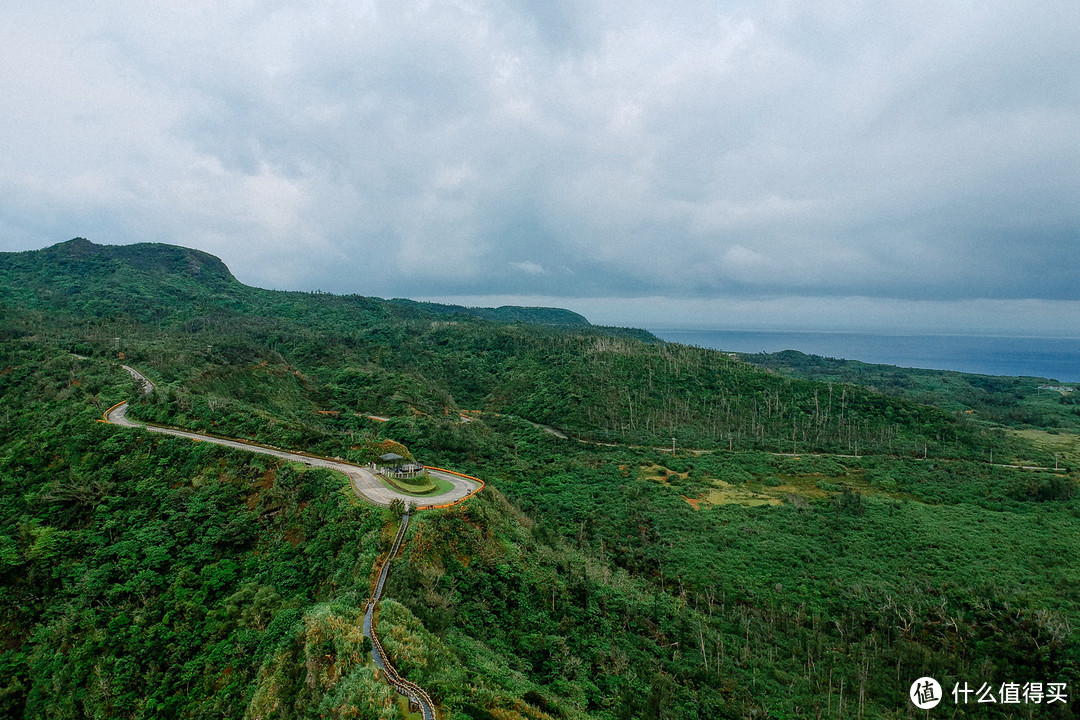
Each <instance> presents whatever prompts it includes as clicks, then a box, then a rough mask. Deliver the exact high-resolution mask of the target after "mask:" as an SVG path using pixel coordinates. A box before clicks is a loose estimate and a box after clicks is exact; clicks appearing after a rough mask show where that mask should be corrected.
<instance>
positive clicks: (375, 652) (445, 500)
mask: <svg viewBox="0 0 1080 720" xmlns="http://www.w3.org/2000/svg"><path fill="white" fill-rule="evenodd" d="M120 367H122V368H124V370H126V371H127V372H128V374H129V375H131V378H132V379H133V380H134V381H135V383H136V384H137V385H138V386H139V392H140V393H141V394H143V395H149V394H150V393H152V392H153V391H154V383H152V382H150V379H149V378H147V377H146V376H145V375H143V374H142V373H141V372H139V371H138V370H136V369H135V368H133V367H128V366H127V365H121V366H120ZM127 411H128V404H127V403H126V402H122V403H117V404H116V405H113V406H112V407H111V408H109V409H108V410H106V411H105V421H106V422H109V423H112V424H113V425H119V426H121V427H129V428H142V429H144V430H148V431H150V432H157V433H163V434H165V435H175V436H176V437H184V438H190V439H191V440H197V441H199V442H208V443H214V444H215V445H224V446H225V447H231V448H236V449H237V450H246V451H248V452H256V453H262V454H263V455H272V456H274V457H279V458H282V459H284V460H290V461H293V462H301V463H304V464H305V465H309V466H311V467H324V468H329V469H330V470H337V471H338V472H342V473H344V474H345V475H347V476H348V477H349V479H350V480H351V481H352V486H353V489H354V490H355V491H356V492H357V493H359V494H360V495H361V496H362V497H364V498H365V499H366V500H368V501H369V502H372V503H374V504H376V505H382V506H384V507H385V506H388V505H389V504H390V501H391V500H394V499H397V498H400V499H401V500H403V501H404V502H405V507H409V504H410V503H412V502H418V501H419V500H420V499H421V498H419V497H416V496H413V495H405V494H403V493H398V492H394V491H393V490H391V489H389V488H387V487H386V486H384V485H383V484H382V483H380V482H379V481H378V480H377V479H376V478H375V474H374V473H372V472H371V471H370V470H368V469H367V468H364V467H360V466H359V465H353V464H352V463H347V462H343V461H340V460H331V459H329V458H322V457H317V456H314V455H305V454H303V453H295V452H289V451H287V450H279V449H277V448H272V447H267V446H265V445H255V444H253V443H248V442H244V441H242V440H230V439H228V438H219V437H214V436H213V435H204V434H202V433H195V432H189V431H187V430H175V429H173V428H167V427H161V426H160V425H148V424H146V423H139V422H135V421H134V420H129V419H128V416H127ZM428 474H430V475H433V476H434V477H436V478H441V479H443V480H448V481H449V482H450V483H452V484H453V489H451V490H449V491H447V492H445V493H442V494H440V495H437V496H434V497H433V498H424V499H425V500H426V499H433V500H436V501H437V503H429V504H428V505H423V506H419V505H418V509H424V508H430V507H445V506H447V505H453V504H455V503H458V502H460V501H462V500H464V499H465V498H467V497H469V496H470V495H472V494H474V493H476V492H478V491H479V490H480V489H481V488H483V486H484V484H483V483H482V482H479V481H477V480H476V479H474V478H469V477H465V476H463V475H458V474H457V473H453V472H450V471H448V470H441V469H439V468H428ZM408 527H409V513H407V512H406V513H405V514H404V516H402V518H401V527H400V528H399V529H398V533H397V536H396V537H395V538H394V544H393V546H392V547H391V548H390V554H389V555H388V556H387V558H386V562H384V563H383V566H382V569H381V570H380V571H379V581H378V583H376V585H375V594H374V596H373V597H372V598H371V600H370V601H368V604H367V609H366V611H365V613H364V628H363V630H364V636H365V637H367V638H368V639H370V640H371V645H372V651H371V657H372V660H374V661H375V665H376V666H377V667H378V668H379V669H380V670H382V671H383V672H384V673H386V679H387V681H388V682H389V683H390V685H391V687H393V688H394V689H395V690H396V691H397V692H399V693H401V694H402V695H405V696H406V697H407V698H409V700H410V701H412V702H413V703H415V704H416V705H418V706H419V707H420V711H421V712H422V713H423V716H424V720H436V718H435V704H434V703H433V702H432V700H431V697H430V696H429V695H428V694H427V692H425V691H424V689H423V688H421V687H420V686H419V685H417V684H416V683H414V682H411V681H409V680H406V679H405V678H403V677H401V676H400V675H398V672H397V670H396V669H395V668H394V666H393V664H392V663H391V662H390V659H389V658H388V657H387V656H386V652H385V651H384V650H383V647H382V643H381V642H380V641H379V636H378V634H377V633H376V632H375V627H374V624H375V623H374V619H375V606H376V605H377V604H378V602H379V600H380V599H381V598H382V592H383V586H384V585H385V584H386V577H387V575H388V574H389V572H390V563H391V562H393V560H394V558H395V557H397V554H398V551H399V550H401V543H402V542H403V541H404V539H405V530H406V529H407V528H408Z"/></svg>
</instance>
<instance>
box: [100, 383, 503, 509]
mask: <svg viewBox="0 0 1080 720" xmlns="http://www.w3.org/2000/svg"><path fill="white" fill-rule="evenodd" d="M121 367H123V368H124V369H125V370H127V371H128V373H129V374H130V375H131V377H132V378H133V379H134V380H135V382H136V383H137V384H138V385H139V389H140V391H141V392H142V394H144V395H149V394H150V393H151V392H153V391H154V384H153V383H152V382H150V380H148V379H147V378H146V376H145V375H143V374H142V373H140V372H139V371H138V370H136V369H134V368H130V367H128V366H127V365H121ZM127 411H128V404H127V403H126V402H122V403H119V404H118V405H114V406H113V407H111V408H109V409H108V410H107V411H106V412H105V420H106V422H110V423H112V424H113V425H120V426H121V427H129V428H142V429H144V430H148V431H150V432H156V433H162V434H164V435H175V436H176V437H183V438H189V439H191V440H197V441H199V442H208V443H213V444H215V445H224V446H225V447H231V448H236V449H237V450H246V451H248V452H255V453H261V454H263V455H273V456H274V457H279V458H282V459H283V460H289V461H292V462H299V463H304V464H305V465H308V466H310V467H321V468H328V469H330V470H337V471H338V472H340V473H344V474H345V475H346V476H347V477H348V478H349V480H350V481H351V483H352V487H353V490H355V491H356V493H357V494H358V495H360V496H361V497H362V498H364V499H365V500H367V501H368V502H370V503H372V504H374V505H380V506H382V507H387V506H389V505H390V501H392V500H395V499H400V500H401V501H403V502H404V503H405V506H406V507H408V506H409V505H410V504H411V503H414V502H415V503H416V506H417V509H419V510H423V509H425V508H431V507H442V506H445V505H452V504H454V503H457V502H460V501H462V500H464V499H465V498H467V497H469V496H471V495H473V494H474V493H476V492H478V491H479V490H480V489H481V488H482V487H483V484H482V483H480V482H478V481H477V480H475V479H473V478H468V477H464V476H462V475H457V474H456V473H452V472H448V471H446V470H438V469H429V470H428V473H429V474H430V475H431V476H432V477H435V478H437V479H441V480H446V481H448V482H450V483H451V484H452V485H453V488H451V489H450V490H448V491H446V492H445V493H442V494H441V495H424V496H418V495H406V494H405V493H400V492H397V491H395V490H392V489H390V488H388V487H387V486H385V485H383V484H382V483H381V482H380V481H379V480H378V479H377V478H376V477H375V473H373V472H372V471H371V470H369V469H368V468H366V467H363V466H361V465H354V464H352V463H347V462H345V461H343V460H332V459H330V458H323V457H317V456H315V455H307V454H304V453H298V452H289V451H288V450H279V449H278V448H273V447H267V446H265V445H256V444H254V443H249V442H244V441H243V440H230V439H229V438H220V437H215V436H213V435H204V434H203V433H196V432H189V431H188V430H176V429H173V428H167V427H162V426H160V425H148V424H146V423H140V422H136V421H134V420H130V419H129V418H128V416H127Z"/></svg>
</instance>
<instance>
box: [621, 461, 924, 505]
mask: <svg viewBox="0 0 1080 720" xmlns="http://www.w3.org/2000/svg"><path fill="white" fill-rule="evenodd" d="M656 468H657V466H652V467H647V468H643V469H642V477H643V478H645V479H647V480H656V481H659V482H661V483H662V484H664V485H669V483H668V482H667V481H666V480H667V477H666V476H661V475H660V474H659V473H658V472H656ZM670 475H672V476H674V475H678V473H671V474H670ZM686 475H687V473H683V474H682V475H681V476H680V477H683V478H685V477H686ZM705 481H706V482H707V483H708V484H709V485H710V486H711V488H710V489H709V490H708V491H706V492H705V493H699V494H698V495H697V496H696V497H693V496H686V495H683V499H684V500H686V502H687V503H689V504H690V506H691V507H693V508H694V509H695V510H699V509H701V507H702V506H705V507H708V506H711V505H741V506H743V507H761V506H765V505H769V506H778V505H783V504H784V503H785V502H787V503H795V504H801V501H803V500H826V499H828V498H830V497H832V496H833V495H835V494H836V493H837V492H840V491H841V490H840V489H839V488H844V487H848V488H851V489H852V490H853V491H855V492H857V493H859V494H860V495H862V496H864V497H871V496H882V497H884V498H891V499H896V500H910V499H913V498H912V497H911V496H910V495H907V494H905V493H902V492H893V491H889V490H885V489H883V488H881V487H879V486H876V485H873V484H872V483H870V482H868V481H867V480H866V479H865V477H864V473H863V472H862V471H861V470H853V471H852V472H849V473H846V474H844V475H839V476H830V475H823V474H821V473H812V474H802V475H796V474H778V475H768V476H765V477H755V478H753V479H752V480H748V481H746V482H741V483H731V482H726V481H724V480H720V479H718V478H714V477H707V478H705Z"/></svg>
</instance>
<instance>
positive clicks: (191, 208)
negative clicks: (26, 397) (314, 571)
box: [0, 0, 1080, 332]
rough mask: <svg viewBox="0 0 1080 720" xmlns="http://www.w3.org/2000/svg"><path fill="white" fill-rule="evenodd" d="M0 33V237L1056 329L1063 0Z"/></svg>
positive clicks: (1077, 188) (29, 16)
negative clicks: (987, 313) (982, 312)
mask: <svg viewBox="0 0 1080 720" xmlns="http://www.w3.org/2000/svg"><path fill="white" fill-rule="evenodd" d="M0 20H3V24H2V25H0V40H2V43H0V60H2V62H3V67H4V68H5V73H3V77H2V78H0V96H2V97H3V98H4V104H3V106H2V107H3V109H2V110H0V116H2V117H3V119H4V125H5V133H4V143H5V147H4V152H3V154H2V156H0V249H8V250H11V249H23V248H31V247H41V246H43V245H47V244H51V243H53V242H57V241H60V240H64V239H67V238H69V237H71V236H74V235H83V236H87V237H89V238H91V239H92V240H95V241H97V242H124V243H126V242H137V241H158V242H172V243H178V244H182V245H188V246H193V247H198V248H201V249H204V250H207V251H209V252H213V253H215V254H217V255H220V256H221V257H222V258H223V259H224V260H225V261H226V262H227V263H228V264H229V265H230V267H231V268H232V269H233V270H234V272H235V273H236V274H237V275H238V277H240V278H241V279H242V280H244V281H245V282H249V283H252V284H257V285H261V286H266V287H280V288H306V289H315V288H321V289H323V290H333V291H338V292H359V293H365V294H377V295H384V296H439V297H443V298H453V297H464V296H469V297H471V298H472V299H474V300H477V299H479V298H483V297H485V296H495V295H514V296H534V297H539V296H543V297H545V298H548V299H552V300H553V301H557V300H558V299H559V298H567V299H568V300H570V299H573V298H576V299H579V300H581V301H582V302H585V303H586V305H589V299H590V298H591V299H592V305H591V306H592V307H595V308H598V309H599V308H603V307H606V306H605V303H609V302H611V300H610V299H611V298H627V297H637V298H666V299H667V300H664V301H658V302H653V301H652V300H643V301H641V302H642V303H644V305H642V307H670V308H671V310H670V312H671V313H672V316H673V317H674V316H678V315H679V314H680V313H682V314H684V315H685V314H687V313H694V312H699V310H694V308H702V307H705V306H709V307H712V306H716V307H721V306H724V305H725V303H727V305H728V306H736V305H738V306H739V307H743V308H750V309H748V310H747V311H748V312H753V310H752V308H754V307H757V308H758V309H759V310H762V309H763V308H774V307H782V306H783V305H784V303H785V302H787V303H788V306H789V307H795V306H796V305H797V306H799V307H821V308H828V307H839V306H844V304H845V303H846V304H847V305H851V304H852V303H853V302H854V303H855V304H858V302H861V301H853V300H851V299H852V298H869V299H871V300H869V301H867V304H866V305H865V307H868V308H879V311H880V312H881V313H887V312H888V310H887V308H888V307H890V304H889V303H890V302H891V301H895V302H900V301H902V302H903V303H907V305H906V306H909V307H910V306H911V304H912V303H916V304H918V303H926V302H938V303H940V305H938V307H939V308H948V307H953V308H956V307H972V306H971V305H964V303H971V302H974V301H983V300H985V301H993V302H990V304H989V305H985V307H997V308H999V310H1000V312H1002V313H1005V314H1008V312H1009V311H1007V310H1006V309H1005V308H1006V306H1005V305H1002V304H1001V303H1002V302H1006V301H1021V300H1034V301H1039V303H1040V304H1039V307H1040V308H1041V309H1042V312H1043V313H1044V315H1045V314H1047V313H1049V315H1051V316H1053V315H1054V314H1055V313H1060V314H1061V317H1059V318H1056V319H1055V318H1052V319H1051V321H1050V322H1051V325H1054V326H1055V327H1056V326H1058V325H1060V326H1062V327H1065V326H1068V325H1069V323H1068V322H1067V321H1065V320H1063V319H1062V318H1064V317H1065V313H1069V314H1070V317H1071V313H1072V311H1073V310H1074V309H1075V303H1074V302H1072V301H1077V300H1080V283H1077V282H1076V281H1075V277H1076V274H1077V273H1076V272H1075V270H1073V266H1074V265H1075V260H1074V255H1073V251H1074V249H1075V248H1076V247H1077V244H1078V241H1080V203H1078V202H1077V201H1076V198H1077V197H1080V143H1077V141H1076V138H1078V137H1080V6H1077V5H1076V4H1075V3H1072V2H1031V3H1024V4H1016V3H989V4H988V3H973V2H972V3H964V2H957V3H948V4H944V5H943V4H941V3H932V2H919V1H917V0H914V1H912V0H909V1H907V2H903V3H899V2H896V3H875V4H856V3H846V2H822V3H795V2H783V1H780V0H777V1H774V2H770V1H767V0H762V1H761V2H744V3H722V4H721V3H715V2H712V3H710V2H686V3H681V4H680V5H679V7H678V8H677V9H676V10H672V8H671V7H670V5H658V4H655V3H635V2H619V3H614V2H595V3H587V2H573V3H571V2H561V1H554V0H553V1H550V2H541V1H538V0H537V1H531V2H525V1H522V2H465V1H461V2H444V3H427V2H424V3H408V2H385V3H384V2H358V3H321V2H320V3H308V4H305V3H302V2H289V3H280V2H278V3H274V2H265V3H225V4H223V3H210V2H201V3H200V2H190V3H184V4H182V6H178V7H170V6H168V5H164V6H162V5H149V4H147V3H134V2H109V3H104V2H102V3H95V2H87V3H80V4H77V5H74V6H72V5H71V4H68V3H49V2H39V3H33V4H8V6H5V7H4V8H3V9H0ZM808 299H816V300H815V301H814V302H812V303H809V304H807V300H808ZM574 302H578V300H574ZM995 302H997V303H998V304H996V305H995V304H994V303H995ZM740 303H741V304H740ZM755 303H756V304H755ZM778 303H779V305H778ZM631 305H632V304H631ZM629 306H630V305H627V306H626V307H629ZM918 306H919V307H922V305H918ZM980 307H983V306H980ZM1008 307H1011V308H1014V309H1015V308H1022V307H1026V306H1024V305H1022V304H1018V303H1014V304H1013V305H1010V306H1008ZM679 308H682V310H680V309H679ZM585 309H588V308H585ZM602 312H603V311H602V310H601V313H602ZM762 312H764V310H762ZM777 312H780V313H781V315H782V311H779V310H778V311H777ZM823 313H824V311H823ZM825 314H828V313H825ZM945 315H946V316H948V315H949V313H945ZM717 322H718V323H720V324H723V322H724V321H723V320H722V319H718V320H717ZM821 324H822V325H823V326H826V325H828V322H827V321H826V320H822V323H821ZM1071 327H1073V328H1075V329H1073V330H1066V331H1068V332H1077V331H1080V326H1078V325H1076V324H1075V322H1074V324H1073V325H1072V326H1071Z"/></svg>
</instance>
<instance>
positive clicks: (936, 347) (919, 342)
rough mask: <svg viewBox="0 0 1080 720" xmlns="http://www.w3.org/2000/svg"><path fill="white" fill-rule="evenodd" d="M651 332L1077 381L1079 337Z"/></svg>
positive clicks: (719, 343) (754, 348) (711, 344)
mask: <svg viewBox="0 0 1080 720" xmlns="http://www.w3.org/2000/svg"><path fill="white" fill-rule="evenodd" d="M651 332H652V333H653V334H654V335H656V336H657V337H659V338H662V339H664V340H668V341H670V342H677V343H683V344H685V345H698V346H700V347H706V348H713V349H716V350H725V351H727V352H740V353H760V352H766V353H771V352H780V351H781V350H798V351H799V352H804V353H807V354H809V355H821V356H823V357H831V358H844V359H846V360H861V361H863V362H868V363H877V364H882V365H897V366H899V367H914V368H928V369H932V370H957V371H960V372H965V373H978V374H981V375H1013V376H1016V375H1026V376H1031V377H1042V378H1050V379H1054V380H1058V381H1061V382H1080V338H1035V337H1000V336H986V335H889V334H875V333H851V332H761V331H753V332H751V331H744V330H679V329H668V328H661V329H652V330H651Z"/></svg>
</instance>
